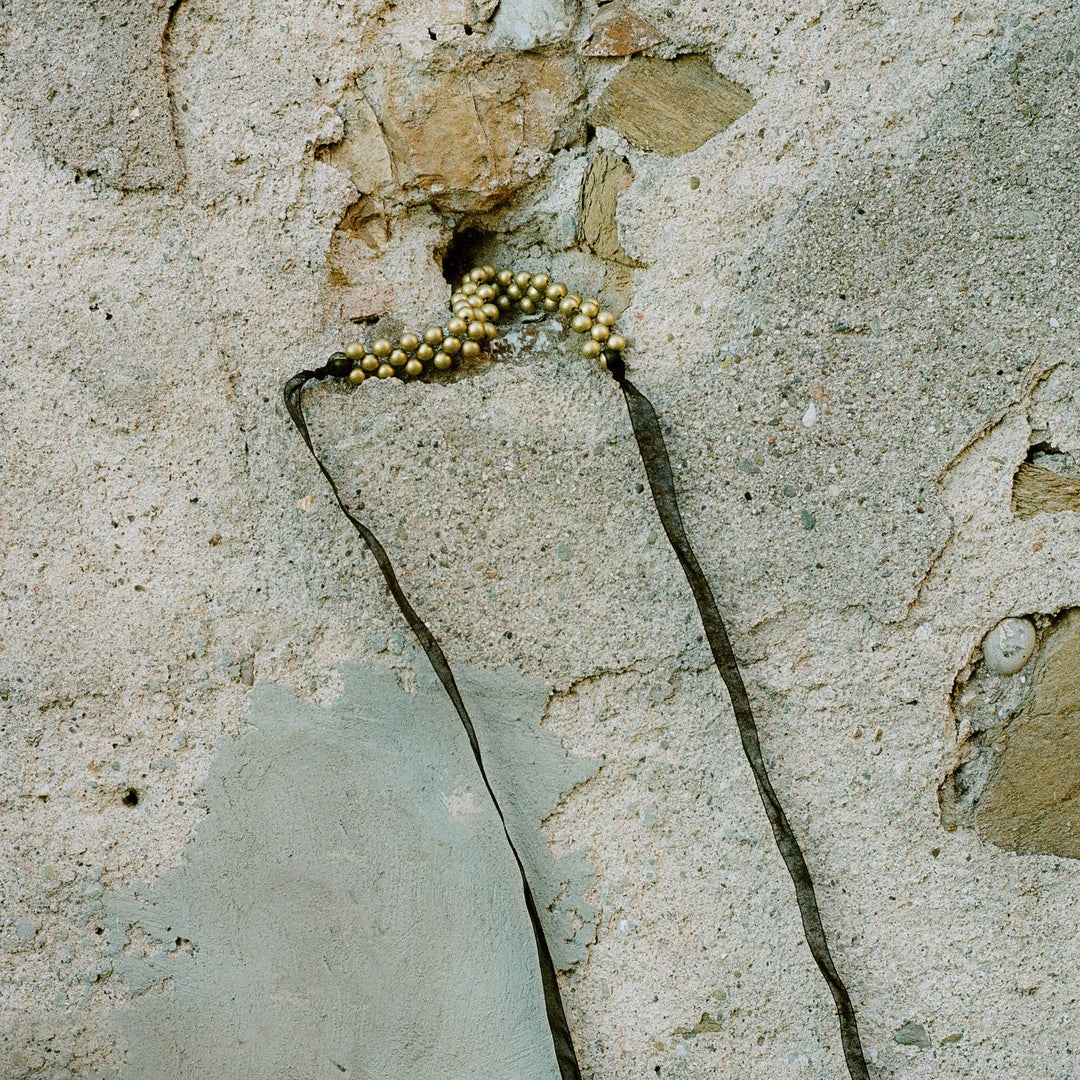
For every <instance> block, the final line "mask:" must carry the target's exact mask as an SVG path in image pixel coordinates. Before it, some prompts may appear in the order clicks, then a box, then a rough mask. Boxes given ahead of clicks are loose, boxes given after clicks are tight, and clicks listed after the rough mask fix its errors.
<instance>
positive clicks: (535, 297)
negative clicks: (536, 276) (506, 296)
mask: <svg viewBox="0 0 1080 1080" xmlns="http://www.w3.org/2000/svg"><path fill="white" fill-rule="evenodd" d="M525 295H526V296H527V297H528V298H529V299H530V300H531V301H532V302H533V303H534V304H536V303H539V302H540V301H541V300H543V299H544V294H543V293H542V292H541V291H540V290H539V289H538V288H537V287H536V286H535V285H530V286H529V287H528V288H527V289H526V290H525Z"/></svg>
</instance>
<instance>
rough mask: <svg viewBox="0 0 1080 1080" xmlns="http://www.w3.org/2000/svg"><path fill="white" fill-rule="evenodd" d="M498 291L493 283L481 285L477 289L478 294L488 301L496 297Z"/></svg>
mask: <svg viewBox="0 0 1080 1080" xmlns="http://www.w3.org/2000/svg"><path fill="white" fill-rule="evenodd" d="M497 291H498V290H496V289H495V287H494V286H493V285H481V286H480V288H479V289H477V290H476V295H477V296H479V297H480V299H481V300H483V301H485V303H486V302H487V301H488V300H491V299H493V298H494V296H495V294H496V292H497Z"/></svg>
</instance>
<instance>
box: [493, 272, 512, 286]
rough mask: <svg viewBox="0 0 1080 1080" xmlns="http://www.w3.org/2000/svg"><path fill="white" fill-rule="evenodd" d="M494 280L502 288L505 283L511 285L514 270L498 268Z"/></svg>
mask: <svg viewBox="0 0 1080 1080" xmlns="http://www.w3.org/2000/svg"><path fill="white" fill-rule="evenodd" d="M495 280H496V281H497V282H498V283H499V286H500V287H501V288H503V289H505V288H506V286H507V285H513V283H514V271H513V270H500V271H499V272H498V273H497V274H496V275H495Z"/></svg>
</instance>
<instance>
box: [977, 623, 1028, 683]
mask: <svg viewBox="0 0 1080 1080" xmlns="http://www.w3.org/2000/svg"><path fill="white" fill-rule="evenodd" d="M982 650H983V661H984V662H985V663H986V665H987V667H989V668H990V670H991V671H993V672H995V673H996V674H998V675H1014V674H1015V673H1016V672H1018V671H1019V670H1020V669H1021V668H1022V667H1023V666H1024V665H1025V664H1026V663H1027V662H1028V661H1029V660H1030V659H1031V654H1032V653H1033V652H1034V651H1035V627H1034V626H1033V625H1032V624H1031V620H1030V619H1002V620H1001V622H999V623H998V624H997V626H995V627H994V629H993V630H991V631H990V633H989V634H987V635H986V637H984V638H983V644H982Z"/></svg>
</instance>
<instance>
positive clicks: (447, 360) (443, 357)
mask: <svg viewBox="0 0 1080 1080" xmlns="http://www.w3.org/2000/svg"><path fill="white" fill-rule="evenodd" d="M431 362H432V363H433V364H434V365H435V367H437V368H438V369H439V371H446V370H447V368H449V367H450V366H451V365H452V364H453V362H454V360H453V357H450V356H447V354H446V353H444V352H437V353H436V354H435V359H434V360H432V361H431Z"/></svg>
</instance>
